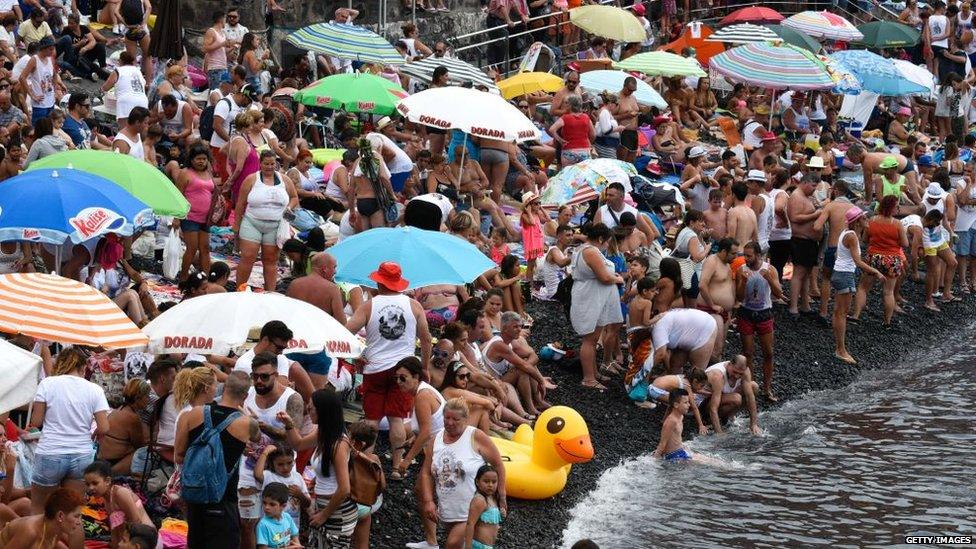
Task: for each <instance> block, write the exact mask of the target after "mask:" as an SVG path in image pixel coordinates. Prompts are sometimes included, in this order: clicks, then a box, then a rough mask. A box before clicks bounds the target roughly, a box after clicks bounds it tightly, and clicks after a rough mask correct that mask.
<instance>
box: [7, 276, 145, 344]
mask: <svg viewBox="0 0 976 549" xmlns="http://www.w3.org/2000/svg"><path fill="white" fill-rule="evenodd" d="M0 331H3V332H7V333H12V334H17V333H20V334H25V335H29V336H31V337H36V338H39V339H45V340H47V341H57V342H59V343H70V344H73V345H90V346H94V347H105V348H107V349H122V348H127V347H141V346H144V345H146V343H148V342H149V338H147V337H146V336H145V334H143V333H142V332H141V331H139V328H138V327H137V326H136V325H135V324H133V322H132V321H131V320H129V317H127V316H126V315H125V313H124V312H122V309H119V306H118V305H116V304H115V302H114V301H112V300H111V299H109V298H108V297H107V296H106V295H105V294H103V293H101V292H99V291H98V290H96V289H95V288H92V287H91V286H88V285H87V284H82V283H81V282H78V281H77V280H71V279H68V278H64V277H61V276H57V275H53V274H42V273H30V274H6V275H0Z"/></svg>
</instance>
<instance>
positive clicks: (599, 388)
mask: <svg viewBox="0 0 976 549" xmlns="http://www.w3.org/2000/svg"><path fill="white" fill-rule="evenodd" d="M580 385H582V386H583V387H586V388H587V389H596V390H597V391H601V392H602V391H606V390H607V388H606V387H605V386H604V385H602V384H601V383H600V382H599V381H597V380H595V379H594V380H593V381H584V382H582V383H580Z"/></svg>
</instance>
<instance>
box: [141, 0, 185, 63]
mask: <svg viewBox="0 0 976 549" xmlns="http://www.w3.org/2000/svg"><path fill="white" fill-rule="evenodd" d="M155 8H156V24H155V25H153V26H152V31H151V32H150V33H149V55H151V56H153V57H156V58H158V59H182V58H183V54H184V50H183V16H182V15H181V13H180V0H159V1H158V2H156V3H155Z"/></svg>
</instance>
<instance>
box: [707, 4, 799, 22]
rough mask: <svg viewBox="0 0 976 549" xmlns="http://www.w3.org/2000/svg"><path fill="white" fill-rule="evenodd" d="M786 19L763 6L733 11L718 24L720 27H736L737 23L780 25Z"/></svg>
mask: <svg viewBox="0 0 976 549" xmlns="http://www.w3.org/2000/svg"><path fill="white" fill-rule="evenodd" d="M783 19H784V17H783V16H782V15H781V14H780V13H779V12H778V11H776V10H774V9H771V8H764V7H762V6H749V7H748V8H742V9H738V10H735V11H733V12H732V13H730V14H728V15H726V16H725V17H724V18H722V20H721V21H719V22H718V24H719V26H725V25H734V24H736V23H755V24H760V25H761V24H763V23H779V22H780V21H782V20H783Z"/></svg>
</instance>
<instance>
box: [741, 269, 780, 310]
mask: <svg viewBox="0 0 976 549" xmlns="http://www.w3.org/2000/svg"><path fill="white" fill-rule="evenodd" d="M768 268H769V263H766V262H765V261H764V262H763V264H762V265H761V266H760V267H759V269H757V270H755V271H753V270H752V269H750V268H749V266H748V265H743V266H742V269H743V272H745V273H747V275H748V277H747V278H746V295H745V297H743V298H742V306H743V307H745V308H746V309H749V310H751V311H765V310H766V309H771V308H772V307H773V296H772V291H771V289H770V287H769V281H768V280H766V277H765V276H764V274H765V272H766V269H768Z"/></svg>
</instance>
